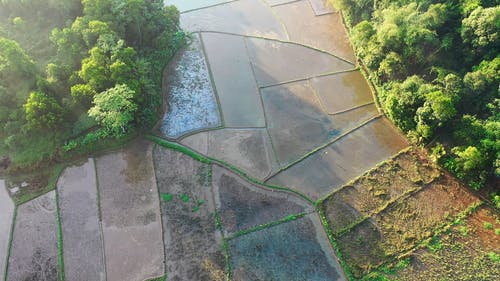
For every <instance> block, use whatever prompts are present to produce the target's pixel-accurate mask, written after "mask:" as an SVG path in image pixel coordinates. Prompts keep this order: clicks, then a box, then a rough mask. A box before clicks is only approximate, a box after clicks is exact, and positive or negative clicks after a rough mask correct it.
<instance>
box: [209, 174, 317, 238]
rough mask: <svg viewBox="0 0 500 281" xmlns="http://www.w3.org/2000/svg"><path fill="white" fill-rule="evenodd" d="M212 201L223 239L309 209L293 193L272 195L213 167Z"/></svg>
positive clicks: (309, 210)
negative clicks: (216, 210)
mask: <svg viewBox="0 0 500 281" xmlns="http://www.w3.org/2000/svg"><path fill="white" fill-rule="evenodd" d="M212 177H213V188H214V195H215V202H216V203H217V207H218V209H219V213H220V216H221V222H222V227H223V230H224V232H225V235H226V236H231V235H233V234H235V233H236V232H238V231H242V230H246V229H250V228H253V227H257V226H260V225H264V224H268V223H271V222H273V221H278V220H280V219H282V218H285V217H287V216H289V215H296V214H301V213H304V212H311V211H313V208H312V207H311V206H308V203H307V202H304V201H303V200H302V199H299V198H297V196H296V195H295V194H291V193H285V192H276V191H273V190H270V189H267V188H265V187H262V186H256V185H253V184H250V183H248V182H247V181H245V180H243V179H242V178H240V177H239V176H237V175H235V174H234V173H232V172H230V171H228V170H226V169H224V168H222V167H220V166H218V165H214V166H213V174H212Z"/></svg>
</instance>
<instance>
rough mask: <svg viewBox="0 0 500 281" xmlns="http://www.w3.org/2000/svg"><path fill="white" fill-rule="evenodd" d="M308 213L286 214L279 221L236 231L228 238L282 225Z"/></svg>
mask: <svg viewBox="0 0 500 281" xmlns="http://www.w3.org/2000/svg"><path fill="white" fill-rule="evenodd" d="M307 214H309V213H306V212H304V213H300V214H296V215H289V216H286V217H284V218H282V219H280V220H277V221H273V222H270V223H265V224H261V225H257V226H254V227H251V228H249V229H244V230H240V231H238V232H236V233H234V234H233V235H231V237H229V238H228V240H231V239H234V238H237V237H240V236H243V235H246V234H250V233H253V232H257V231H260V230H264V229H266V228H270V227H273V226H276V225H280V224H283V223H286V222H290V221H294V220H298V219H300V218H302V217H304V216H305V215H307Z"/></svg>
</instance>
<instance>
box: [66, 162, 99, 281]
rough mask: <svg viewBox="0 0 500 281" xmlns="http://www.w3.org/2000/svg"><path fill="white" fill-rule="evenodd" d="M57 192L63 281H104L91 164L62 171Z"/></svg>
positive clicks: (94, 183) (93, 173)
mask: <svg viewBox="0 0 500 281" xmlns="http://www.w3.org/2000/svg"><path fill="white" fill-rule="evenodd" d="M57 191H58V192H59V208H60V218H61V227H62V237H63V245H64V249H63V250H64V251H63V256H64V272H65V277H66V280H96V281H104V280H106V273H105V268H104V249H103V241H102V229H101V224H100V220H99V206H98V204H99V203H98V200H97V197H98V195H97V182H96V169H95V165H94V160H93V159H88V160H87V162H85V163H84V164H83V165H80V166H74V167H69V168H66V170H65V171H64V172H63V174H62V175H61V176H60V178H59V180H58V182H57ZM82 257H85V259H82Z"/></svg>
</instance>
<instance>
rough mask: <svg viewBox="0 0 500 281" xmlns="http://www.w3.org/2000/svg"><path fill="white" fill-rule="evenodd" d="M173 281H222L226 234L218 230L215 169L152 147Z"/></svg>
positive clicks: (186, 157) (165, 241) (169, 276)
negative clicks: (214, 192)
mask: <svg viewBox="0 0 500 281" xmlns="http://www.w3.org/2000/svg"><path fill="white" fill-rule="evenodd" d="M154 162H155V167H156V177H157V180H158V189H159V192H160V200H161V212H162V217H163V239H164V245H165V256H166V274H167V276H168V279H169V280H202V281H203V280H207V281H208V280H214V281H219V280H223V279H224V278H225V276H226V272H225V269H226V266H225V260H224V254H223V248H222V235H221V233H220V231H219V230H218V229H217V228H216V223H215V222H216V219H215V217H216V215H215V205H214V200H213V196H212V193H211V167H210V166H209V165H207V164H202V163H200V162H198V161H196V160H194V159H192V158H190V157H189V156H186V155H183V154H181V153H179V152H175V151H171V150H167V149H164V148H162V147H159V146H156V147H155V148H154Z"/></svg>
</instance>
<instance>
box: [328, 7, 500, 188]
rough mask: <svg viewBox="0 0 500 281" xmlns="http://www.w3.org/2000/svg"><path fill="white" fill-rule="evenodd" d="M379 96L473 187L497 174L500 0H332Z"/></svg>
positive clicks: (418, 139) (415, 135) (400, 123)
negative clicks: (347, 27)
mask: <svg viewBox="0 0 500 281" xmlns="http://www.w3.org/2000/svg"><path fill="white" fill-rule="evenodd" d="M331 1H332V3H333V5H334V6H335V7H336V8H338V9H340V10H342V11H343V13H344V17H345V20H346V23H347V25H348V26H349V27H350V36H351V41H352V43H353V45H354V47H355V49H356V52H357V55H358V57H359V58H360V60H361V61H362V62H363V63H364V65H365V66H366V67H367V68H368V73H369V76H370V77H369V78H370V79H371V80H372V81H373V82H374V84H375V85H376V87H377V90H378V93H379V101H380V104H381V106H382V108H383V109H384V111H385V112H386V114H387V115H388V116H389V118H391V119H392V121H393V122H394V123H395V124H396V125H397V126H398V127H399V128H401V129H402V130H403V131H404V132H405V133H407V134H408V136H409V138H410V140H412V141H413V142H415V143H420V144H430V146H431V151H432V156H433V157H434V158H435V160H436V161H439V163H440V164H441V165H442V166H444V167H445V168H446V169H448V170H450V171H451V172H453V173H454V174H455V175H457V176H458V177H459V178H461V179H462V180H464V181H466V182H467V183H468V184H470V185H471V186H472V187H473V188H475V189H479V188H480V187H482V186H483V185H484V184H485V183H486V181H488V180H491V181H493V182H494V181H495V180H498V177H500V94H499V91H500V88H499V84H500V6H499V3H500V2H499V1H498V0H403V1H401V0H398V1H391V0H385V1H376V0H375V1H367V0H331Z"/></svg>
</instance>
